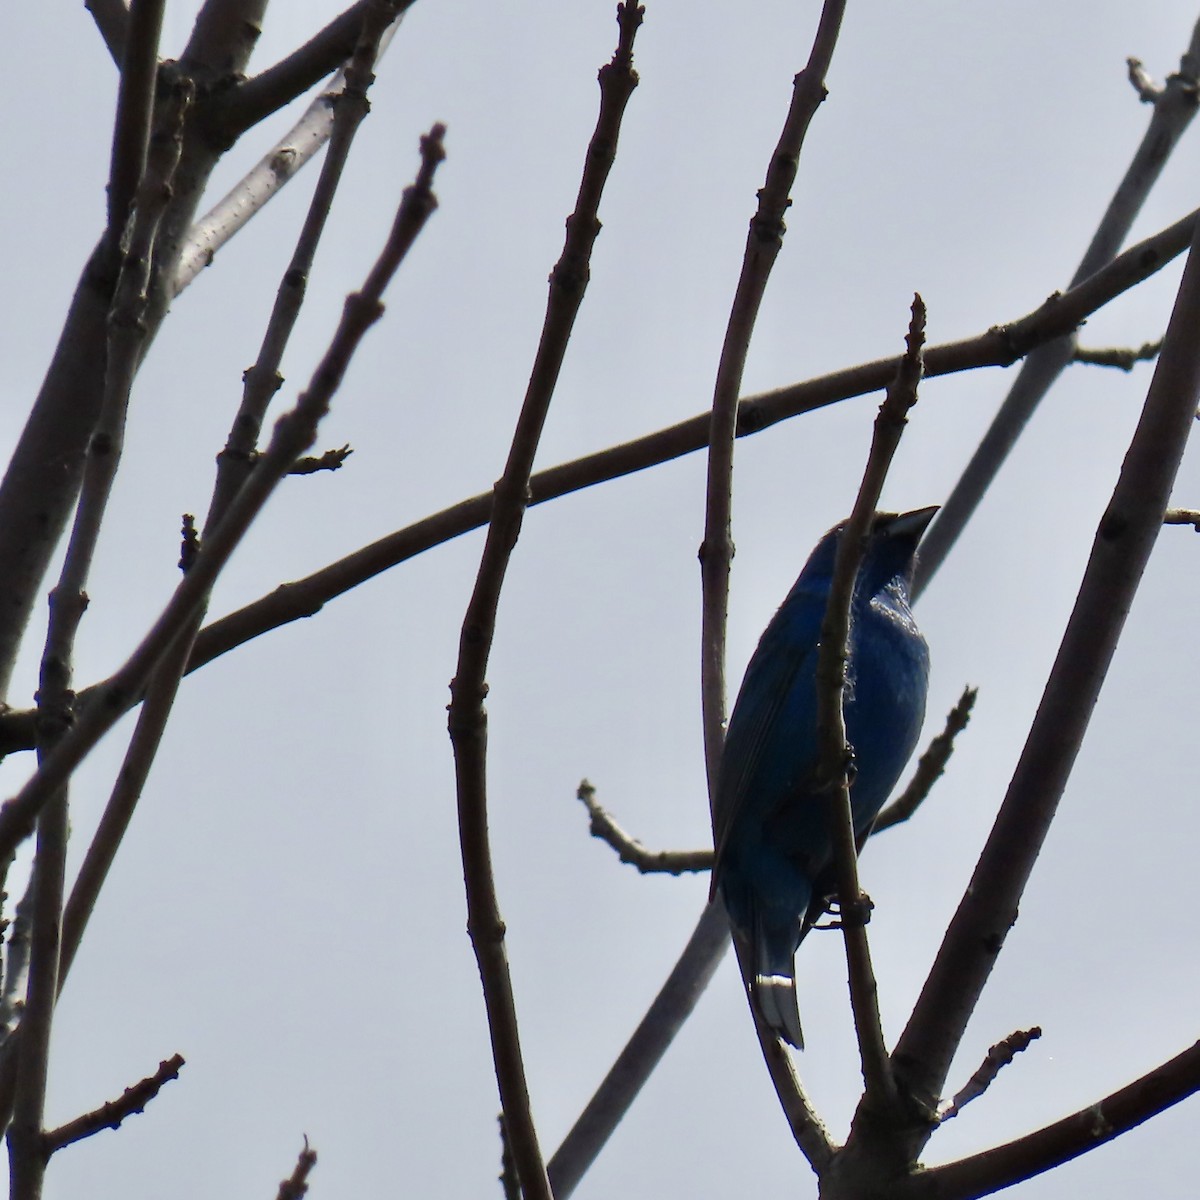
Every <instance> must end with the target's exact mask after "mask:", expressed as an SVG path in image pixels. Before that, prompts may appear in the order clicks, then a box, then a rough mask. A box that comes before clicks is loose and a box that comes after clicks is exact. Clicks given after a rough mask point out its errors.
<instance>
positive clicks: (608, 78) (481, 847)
mask: <svg viewBox="0 0 1200 1200" xmlns="http://www.w3.org/2000/svg"><path fill="white" fill-rule="evenodd" d="M642 14H643V9H642V8H641V7H640V6H639V5H637V4H636V3H634V2H633V0H624V2H623V3H621V4H618V6H617V22H618V25H619V28H620V37H619V40H618V44H617V51H616V53H615V54H614V56H613V59H612V62H611V63H608V64H607V65H605V66H604V67H602V68H601V69H600V75H599V78H600V114H599V116H598V118H597V120H596V128H595V131H594V133H593V134H592V139H591V142H590V143H589V145H588V150H587V158H586V161H585V165H584V169H583V178H582V180H581V182H580V185H579V194H578V197H577V200H576V205H575V211H574V212H573V213H572V214H571V216H570V217H569V218H568V219H567V235H566V241H565V244H564V246H563V252H562V256H561V257H560V258H559V260H558V262H557V263H556V264H555V267H554V270H553V271H552V272H551V274H550V297H549V300H548V301H547V306H546V318H545V322H544V324H543V326H542V336H541V340H540V341H539V343H538V348H537V354H536V356H535V359H534V365H533V370H532V372H531V375H530V379H529V385H528V388H527V389H526V392H525V400H524V403H523V404H522V406H521V412H520V415H519V417H518V418H517V427H516V431H515V433H514V434H513V440H512V445H511V447H510V449H509V454H508V461H507V462H506V463H505V466H504V473H503V475H502V476H501V477H500V480H499V481H498V482H497V484H496V486H495V489H494V492H493V497H492V513H491V521H490V522H489V525H488V532H487V539H486V541H485V543H484V548H483V555H482V558H481V561H480V564H479V573H478V575H477V576H476V580H475V588H474V591H473V592H472V595H471V599H470V602H469V603H468V605H467V611H466V615H465V616H464V618H463V625H462V635H461V638H460V640H459V648H458V664H457V667H456V669H455V674H454V679H453V681H452V682H451V684H450V714H449V732H450V740H451V744H452V746H453V750H454V767H455V781H456V789H457V796H458V824H459V840H460V842H461V846H462V858H463V875H464V882H465V885H466V893H467V928H468V932H469V934H470V937H471V942H472V945H473V947H474V950H475V957H476V960H477V962H478V964H479V974H480V977H481V980H482V984H483V996H484V1002H485V1004H486V1007H487V1018H488V1031H489V1034H490V1036H491V1041H492V1057H493V1060H494V1062H495V1068H496V1080H497V1083H498V1085H499V1089H500V1102H501V1105H502V1106H503V1110H504V1122H505V1130H506V1132H507V1134H508V1138H509V1142H510V1144H511V1146H512V1152H513V1158H514V1160H515V1162H516V1167H517V1174H518V1176H519V1177H520V1182H521V1189H522V1192H523V1194H524V1195H525V1197H526V1198H527V1200H550V1197H551V1195H552V1193H551V1191H550V1184H549V1181H548V1179H547V1176H546V1168H545V1165H544V1164H543V1162H542V1155H541V1150H540V1148H539V1146H538V1138H537V1130H536V1128H535V1126H534V1122H533V1114H532V1112H531V1109H530V1103H529V1089H528V1086H527V1084H526V1081H525V1068H524V1063H523V1061H522V1057H521V1045H520V1038H519V1035H518V1031H517V1014H516V1004H515V1001H514V999H513V991H512V979H511V977H510V974H509V970H508V956H507V954H506V953H505V949H504V932H505V931H504V922H503V920H502V919H501V916H500V909H499V904H498V901H497V897H496V884H495V879H494V877H493V874H492V859H491V848H490V845H489V838H488V816H487V715H486V712H485V710H484V706H483V700H484V696H485V695H486V694H487V684H486V682H485V678H486V675H487V664H488V658H489V655H490V653H491V646H492V639H493V636H494V634H495V628H496V609H497V606H498V604H499V601H500V591H501V588H502V587H503V584H504V577H505V573H506V572H507V569H508V562H509V559H510V557H511V555H512V552H513V548H514V547H515V545H516V542H517V538H518V536H519V535H520V531H521V523H522V521H523V519H524V515H525V508H526V505H527V504H528V497H529V477H530V474H531V472H532V470H533V460H534V455H535V453H536V451H537V446H538V441H539V439H540V437H541V432H542V427H543V425H544V423H545V419H546V412H547V410H548V409H549V405H550V400H551V397H552V396H553V394H554V387H555V384H556V383H557V381H558V373H559V369H560V368H561V366H562V361H563V356H564V354H565V353H566V348H567V341H568V339H569V338H570V335H571V330H572V328H573V326H574V323H575V317H576V314H577V313H578V311H579V306H580V304H581V303H582V301H583V294H584V291H585V289H586V287H587V282H588V274H589V265H588V264H589V260H590V258H591V252H592V246H593V244H594V243H595V240H596V236H597V234H598V233H599V232H600V222H599V220H598V219H597V215H596V214H597V210H598V208H599V204H600V197H601V194H602V192H603V189H604V184H605V181H606V180H607V178H608V174H609V171H610V169H611V167H612V164H613V160H614V156H615V154H616V148H617V137H618V134H619V132H620V126H621V117H622V115H623V114H624V111H625V106H626V104H627V103H628V101H629V97H630V96H631V95H632V94H633V89H634V88H635V87H636V86H637V74H636V73H635V71H634V70H633V41H634V37H635V35H636V33H637V30H638V26H639V25H640V24H641V22H642Z"/></svg>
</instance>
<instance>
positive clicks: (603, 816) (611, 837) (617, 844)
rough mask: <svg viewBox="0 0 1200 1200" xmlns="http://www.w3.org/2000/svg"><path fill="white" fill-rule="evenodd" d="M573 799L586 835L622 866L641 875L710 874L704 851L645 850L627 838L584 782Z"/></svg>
mask: <svg viewBox="0 0 1200 1200" xmlns="http://www.w3.org/2000/svg"><path fill="white" fill-rule="evenodd" d="M575 798H576V799H577V800H580V801H582V803H583V806H584V808H586V809H587V811H588V818H589V823H588V832H589V833H590V834H591V835H592V837H594V838H599V839H600V840H601V841H602V842H606V843H607V844H608V845H610V846H611V847H612V848H613V849H614V850H615V851H616V852H617V857H618V858H620V860H621V861H622V862H623V863H629V864H630V865H631V866H634V867H637V869H638V870H639V871H640V872H641V873H642V874H643V875H683V874H686V873H688V872H693V871H711V870H712V863H713V852H712V850H711V849H708V850H647V849H646V847H645V846H643V845H642V843H641V842H639V841H638V840H637V838H635V837H631V836H630V835H629V834H628V833H626V832H625V830H623V829H622V828H621V826H620V825H618V824H617V822H616V821H615V820H614V819H613V817H612V814H611V813H609V812H607V811H606V810H605V809H604V808H602V807H601V805H600V804H599V803H598V802H597V800H596V789H595V788H594V787H593V786H592V785H591V784H590V783H588V781H587V780H586V779H585V780H583V781H582V782H581V783H580V785H579V790H578V791H577V792H576V793H575Z"/></svg>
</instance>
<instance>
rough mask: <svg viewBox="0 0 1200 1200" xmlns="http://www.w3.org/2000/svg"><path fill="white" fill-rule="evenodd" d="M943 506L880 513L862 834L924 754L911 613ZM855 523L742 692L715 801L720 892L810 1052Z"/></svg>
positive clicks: (851, 712) (859, 816)
mask: <svg viewBox="0 0 1200 1200" xmlns="http://www.w3.org/2000/svg"><path fill="white" fill-rule="evenodd" d="M936 511H937V510H936V509H934V508H923V509H918V510H917V511H916V512H910V513H902V514H895V513H880V514H877V515H876V516H875V518H874V520H873V522H872V525H871V532H870V535H869V538H868V540H867V545H866V549H865V553H864V556H863V561H862V566H861V568H860V569H859V573H858V580H857V583H856V585H855V591H854V599H853V601H852V603H851V607H850V646H849V651H850V653H849V660H848V663H847V675H846V691H845V702H844V711H845V715H846V731H847V734H848V737H849V740H850V744H851V746H852V747H853V748H854V764H855V775H854V779H853V784H852V786H851V790H850V803H851V810H852V812H853V815H854V830H855V833H856V834H857V835H858V837H859V838H860V839H861V838H863V837H865V836H866V834H867V833H868V832H869V830H870V827H871V824H872V823H873V822H874V820H875V817H876V816H877V815H878V813H879V810H880V808H881V807H882V806H883V804H884V802H885V801H886V800H887V798H888V795H889V794H890V792H891V790H892V788H893V787H894V786H895V784H896V780H897V779H898V778H899V776H900V772H901V771H902V770H903V769H904V764H905V763H906V762H907V761H908V759H909V757H910V755H911V754H912V751H913V748H914V747H915V745H916V742H917V737H918V736H919V734H920V731H921V724H922V722H923V720H924V717H925V691H926V685H927V681H928V676H929V650H928V648H927V647H926V645H925V639H924V638H923V637H922V636H921V633H920V631H919V630H918V629H917V626H916V623H915V622H914V621H913V616H912V612H911V611H910V609H909V597H908V587H909V582H910V580H911V578H912V568H913V559H914V555H915V553H916V548H917V543H918V542H919V541H920V538H921V534H922V533H924V531H925V527H926V526H927V525H928V524H929V522H930V520H931V519H932V517H933V514H934V513H935V512H936ZM841 530H842V526H840V525H838V526H836V527H835V528H833V529H831V530H830V531H829V532H828V533H827V534H826V535H825V536H824V537H823V538H822V539H821V541H820V542H819V543H818V544H817V548H816V549H815V550H814V551H813V552H812V555H811V556H810V557H809V560H808V562H807V563H805V565H804V569H803V570H802V571H801V572H800V576H799V578H798V579H797V580H796V582H795V584H794V586H793V587H792V590H791V591H790V592H789V593H788V595H787V598H786V599H785V600H784V602H783V604H782V605H781V606H780V608H779V611H778V612H777V613H776V614H775V616H774V617H773V618H772V620H771V623H770V624H769V625H768V626H767V628H766V631H765V632H764V633H763V635H762V638H761V640H760V641H759V643H758V649H757V650H755V652H754V657H753V658H751V660H750V665H749V667H747V669H746V677H745V678H744V679H743V680H742V688H741V691H740V692H739V694H738V698H737V703H736V704H735V705H734V708H733V715H732V716H731V717H730V719H729V731H728V734H727V736H726V739H725V750H724V753H723V756H722V759H721V769H720V774H719V778H718V782H717V794H716V798H715V802H714V806H713V840H714V844H715V846H716V861H715V864H714V867H713V885H712V886H713V893H714V894H715V893H716V892H717V891H720V893H721V897H722V899H723V900H724V902H725V907H726V909H727V911H728V913H729V918H730V922H731V923H732V925H733V929H734V933H735V935H736V936H737V937H738V938H740V939H741V940H742V941H743V942H745V944H746V945H747V946H748V947H749V948H750V950H751V961H752V963H753V969H754V973H755V975H754V986H753V991H754V998H755V1002H756V1004H757V1006H758V1010H759V1012H760V1013H761V1014H762V1017H763V1019H764V1020H765V1021H766V1022H767V1024H768V1025H770V1026H771V1027H772V1028H773V1029H774V1030H775V1031H776V1033H778V1035H779V1036H780V1037H782V1038H783V1039H784V1040H785V1041H787V1042H789V1043H790V1044H791V1045H793V1046H797V1047H803V1045H804V1037H803V1034H802V1032H801V1029H800V1012H799V1008H798V1006H797V1003H796V982H795V973H794V966H793V961H792V960H793V957H794V956H795V953H796V948H797V947H798V946H799V944H800V940H801V938H803V936H804V935H805V933H807V932H808V928H809V925H810V923H811V921H812V920H814V919H815V918H816V917H817V916H818V915H819V913H820V912H821V910H822V908H823V907H824V903H825V901H826V900H827V899H828V897H829V896H830V895H831V893H832V891H833V882H832V879H831V865H832V851H831V846H830V838H829V804H828V801H827V797H825V796H823V795H821V794H819V793H818V791H817V789H816V785H815V781H814V775H815V772H816V765H817V754H818V751H817V700H816V665H817V645H818V641H819V637H820V630H821V621H822V618H823V617H824V615H825V605H826V601H827V599H828V596H829V587H830V583H831V578H832V575H833V564H834V558H835V556H836V554H837V543H838V538H839V536H840V534H841Z"/></svg>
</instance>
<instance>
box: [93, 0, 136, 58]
mask: <svg viewBox="0 0 1200 1200" xmlns="http://www.w3.org/2000/svg"><path fill="white" fill-rule="evenodd" d="M83 6H84V8H86V9H87V10H88V12H90V13H91V14H92V20H94V21H95V22H96V28H97V29H98V30H99V31H100V36H101V37H102V38H103V39H104V44H105V45H106V46H107V47H108V52H109V54H111V55H112V60H113V62H115V63H116V64H117V66H118V67H119V66H120V65H121V62H122V60H123V59H124V58H125V38H126V37H127V36H128V34H129V7H128V5H126V3H125V0H83Z"/></svg>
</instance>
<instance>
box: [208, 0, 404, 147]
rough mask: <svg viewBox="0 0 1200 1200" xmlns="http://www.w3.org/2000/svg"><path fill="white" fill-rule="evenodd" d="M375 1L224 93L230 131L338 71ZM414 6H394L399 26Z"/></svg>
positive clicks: (222, 114) (353, 8) (363, 2)
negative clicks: (226, 93) (401, 19)
mask: <svg viewBox="0 0 1200 1200" xmlns="http://www.w3.org/2000/svg"><path fill="white" fill-rule="evenodd" d="M373 2H374V0H358V2H357V3H356V4H352V5H350V7H349V8H347V9H346V10H345V11H344V12H341V13H339V14H338V15H337V16H336V17H334V18H333V20H332V21H330V22H329V24H328V25H326V26H325V28H324V29H322V30H320V31H319V32H317V33H315V34H313V36H312V37H311V38H309V40H308V41H307V42H305V44H304V45H303V46H301V47H299V48H298V49H297V50H294V51H293V52H292V53H291V54H289V55H288V56H287V57H286V58H284V59H281V60H280V61H279V62H277V63H275V64H274V66H270V67H268V68H267V69H266V70H265V71H261V72H260V73H259V74H257V75H255V76H253V77H252V78H250V79H247V80H245V81H244V82H243V83H240V84H238V86H237V87H235V88H231V89H230V91H229V94H228V95H225V96H222V97H221V103H220V108H219V109H218V110H217V112H216V113H215V114H214V118H215V120H216V122H217V123H218V124H219V125H220V127H221V129H222V131H223V133H224V135H225V136H226V137H228V138H229V139H230V140H232V139H234V138H236V137H239V136H240V135H241V134H243V133H244V132H245V131H246V130H247V129H250V128H252V127H253V126H255V125H257V124H258V123H259V122H260V121H262V120H265V119H266V118H267V117H269V116H270V115H271V114H272V113H274V112H278V111H279V109H281V108H283V106H284V105H285V104H290V103H291V101H293V100H295V99H296V97H297V96H302V95H303V94H304V93H305V92H307V91H308V89H309V88H311V87H313V86H314V85H316V84H317V83H320V81H321V80H322V79H324V78H325V77H326V76H327V75H329V74H331V73H332V72H333V71H335V70H337V68H338V67H339V66H341V64H342V63H343V62H345V61H346V59H348V58H349V57H350V55H351V54H352V53H354V48H355V46H356V45H357V44H358V41H359V35H360V32H361V30H362V27H363V17H364V15H365V14H366V11H367V9H368V8H370V7H371V4H372V3H373ZM412 5H413V0H399V2H398V3H396V4H393V5H392V8H393V9H394V13H393V20H394V21H395V22H396V24H397V25H398V24H399V22H400V18H401V17H403V15H404V14H405V12H407V11H408V9H410V8H411V7H412Z"/></svg>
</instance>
